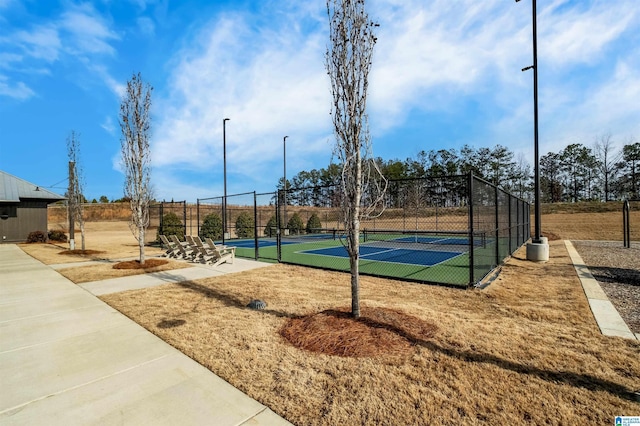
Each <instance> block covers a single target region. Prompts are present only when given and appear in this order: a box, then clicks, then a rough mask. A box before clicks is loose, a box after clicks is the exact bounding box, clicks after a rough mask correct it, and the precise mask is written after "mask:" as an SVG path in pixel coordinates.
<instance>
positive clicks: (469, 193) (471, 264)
mask: <svg viewBox="0 0 640 426" xmlns="http://www.w3.org/2000/svg"><path fill="white" fill-rule="evenodd" d="M467 197H468V200H469V226H468V228H469V285H473V284H474V279H475V277H474V273H473V272H474V266H475V265H474V256H473V248H474V246H475V244H474V241H473V233H474V229H473V173H472V172H469V179H468V182H467Z"/></svg>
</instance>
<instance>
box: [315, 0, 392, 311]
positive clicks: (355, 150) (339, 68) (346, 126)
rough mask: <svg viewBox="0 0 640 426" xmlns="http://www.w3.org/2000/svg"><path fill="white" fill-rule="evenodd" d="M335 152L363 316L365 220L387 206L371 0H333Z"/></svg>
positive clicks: (354, 288)
mask: <svg viewBox="0 0 640 426" xmlns="http://www.w3.org/2000/svg"><path fill="white" fill-rule="evenodd" d="M327 14H328V15H329V37H330V42H329V46H328V48H327V54H326V66H327V73H328V74H329V78H330V80H331V94H332V101H333V104H332V109H331V115H332V119H333V126H334V131H335V134H336V145H335V154H336V155H337V156H338V158H339V159H340V164H341V165H342V181H341V182H342V203H341V204H342V211H343V220H344V224H345V230H346V232H347V242H346V249H347V252H348V254H349V264H350V270H351V313H352V315H353V316H354V317H356V318H357V317H359V316H360V270H359V257H360V254H359V252H360V221H361V219H362V218H363V217H366V216H369V215H371V214H373V213H374V211H375V209H376V208H379V207H380V208H381V207H382V198H383V196H384V191H385V190H386V180H385V179H384V178H383V177H382V174H381V173H380V170H379V168H378V165H377V163H376V162H375V161H374V157H373V153H372V151H371V136H370V134H369V124H368V119H367V114H366V104H367V90H368V85H369V71H370V70H371V64H372V57H373V47H374V45H375V43H376V37H375V35H374V32H373V30H374V27H377V26H378V24H376V23H374V22H373V21H371V20H370V19H369V16H368V14H367V12H366V10H365V0H327Z"/></svg>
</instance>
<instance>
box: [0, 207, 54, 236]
mask: <svg viewBox="0 0 640 426" xmlns="http://www.w3.org/2000/svg"><path fill="white" fill-rule="evenodd" d="M14 206H15V205H14ZM1 211H2V206H0V212H1ZM15 212H16V215H15V216H12V215H10V216H9V218H7V219H0V238H1V239H2V240H1V242H3V243H16V242H25V241H26V240H27V236H28V235H29V233H30V232H33V231H42V232H44V233H45V234H46V233H47V231H48V229H47V202H46V201H41V200H25V201H21V202H20V204H18V205H17V208H16V209H15Z"/></svg>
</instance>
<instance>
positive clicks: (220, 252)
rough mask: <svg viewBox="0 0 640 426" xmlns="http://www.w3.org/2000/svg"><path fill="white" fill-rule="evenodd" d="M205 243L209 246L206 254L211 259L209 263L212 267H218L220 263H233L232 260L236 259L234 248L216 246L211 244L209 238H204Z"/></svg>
mask: <svg viewBox="0 0 640 426" xmlns="http://www.w3.org/2000/svg"><path fill="white" fill-rule="evenodd" d="M205 241H206V242H207V245H208V246H209V247H207V252H208V253H210V254H211V255H212V259H213V262H210V263H212V264H213V265H214V266H218V265H220V264H221V263H225V262H228V261H230V262H229V263H233V260H234V259H235V257H236V248H235V247H229V246H218V245H216V243H214V242H213V240H212V239H211V238H205Z"/></svg>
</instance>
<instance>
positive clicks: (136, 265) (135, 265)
mask: <svg viewBox="0 0 640 426" xmlns="http://www.w3.org/2000/svg"><path fill="white" fill-rule="evenodd" d="M167 263H169V261H168V260H164V259H147V260H145V261H144V265H141V264H140V261H139V260H130V261H128V262H119V263H116V264H115V265H113V269H151V268H155V267H158V266H162V265H166V264H167Z"/></svg>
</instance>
